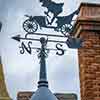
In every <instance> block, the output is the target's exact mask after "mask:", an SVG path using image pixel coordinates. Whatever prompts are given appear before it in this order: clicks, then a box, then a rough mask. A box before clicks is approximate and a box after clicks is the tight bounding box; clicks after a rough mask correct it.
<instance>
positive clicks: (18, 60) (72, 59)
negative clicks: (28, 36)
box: [0, 0, 100, 100]
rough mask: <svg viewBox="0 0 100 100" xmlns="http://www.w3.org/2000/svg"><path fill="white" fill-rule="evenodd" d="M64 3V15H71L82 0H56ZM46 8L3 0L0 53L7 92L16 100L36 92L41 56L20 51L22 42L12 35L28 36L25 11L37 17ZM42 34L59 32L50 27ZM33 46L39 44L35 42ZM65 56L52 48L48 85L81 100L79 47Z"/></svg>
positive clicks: (27, 1)
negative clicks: (25, 27)
mask: <svg viewBox="0 0 100 100" xmlns="http://www.w3.org/2000/svg"><path fill="white" fill-rule="evenodd" d="M54 1H55V2H64V7H63V12H62V13H61V15H62V16H63V15H68V14H70V13H72V12H73V11H74V10H75V9H77V8H78V6H79V4H80V2H82V1H83V0H76V1H75V0H70V1H69V0H54ZM84 1H86V2H97V3H99V2H100V0H95V1H94V0H84ZM45 10H46V9H45V8H43V7H41V4H40V3H39V1H38V0H9V1H8V0H0V20H1V21H2V23H3V27H2V31H1V33H0V34H1V36H0V47H1V48H0V55H1V56H2V63H3V68H4V74H5V81H6V85H7V89H8V92H9V94H10V96H11V98H12V99H13V100H16V96H17V93H18V92H19V91H36V89H37V82H38V79H39V78H38V77H39V68H40V67H39V59H38V58H37V54H38V53H37V52H36V50H34V51H33V52H32V55H30V54H28V53H25V54H23V55H22V54H20V49H19V46H20V43H19V42H17V41H14V40H12V39H11V37H12V36H15V35H18V34H21V36H24V35H25V31H24V30H23V28H22V23H23V21H25V19H26V18H25V16H24V15H25V14H28V15H32V16H37V15H44V11H45ZM38 32H42V33H54V34H59V35H60V34H61V33H56V32H54V31H53V30H51V29H43V30H38ZM33 46H38V47H40V43H38V42H35V43H33ZM48 47H50V48H55V44H50V43H48ZM63 48H64V49H66V50H67V51H66V52H65V54H64V55H63V56H57V55H56V53H55V52H52V51H50V53H49V56H48V58H47V74H48V81H49V88H50V90H51V91H53V92H56V93H59V92H62V93H76V94H77V95H78V98H79V100H80V88H79V87H80V84H79V65H78V53H77V50H76V49H75V50H72V49H68V47H67V45H65V44H63Z"/></svg>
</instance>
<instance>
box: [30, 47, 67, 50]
mask: <svg viewBox="0 0 100 100" xmlns="http://www.w3.org/2000/svg"><path fill="white" fill-rule="evenodd" d="M31 48H32V49H41V48H37V47H31ZM46 50H52V51H57V50H58V49H53V48H46ZM64 51H67V50H66V49H64Z"/></svg>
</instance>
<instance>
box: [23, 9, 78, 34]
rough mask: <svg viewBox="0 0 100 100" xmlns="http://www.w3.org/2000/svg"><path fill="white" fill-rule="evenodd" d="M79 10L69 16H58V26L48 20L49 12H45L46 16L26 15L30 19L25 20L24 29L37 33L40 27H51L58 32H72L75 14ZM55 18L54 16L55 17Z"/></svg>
mask: <svg viewBox="0 0 100 100" xmlns="http://www.w3.org/2000/svg"><path fill="white" fill-rule="evenodd" d="M78 12H79V11H78V10H76V11H74V12H73V13H71V14H70V15H68V16H56V22H55V23H56V24H57V26H53V25H52V23H53V21H54V20H53V21H52V22H51V23H50V22H49V20H48V17H50V16H49V15H48V13H47V12H45V14H46V16H29V15H25V16H26V17H27V18H28V19H26V20H25V21H24V22H23V29H24V30H25V31H26V32H27V33H35V32H36V31H37V30H38V29H39V28H40V29H42V28H49V29H54V31H56V32H61V33H62V34H64V35H65V34H66V33H70V32H71V30H72V29H73V25H72V24H71V22H72V19H73V16H74V15H75V14H78ZM53 19H54V18H53Z"/></svg>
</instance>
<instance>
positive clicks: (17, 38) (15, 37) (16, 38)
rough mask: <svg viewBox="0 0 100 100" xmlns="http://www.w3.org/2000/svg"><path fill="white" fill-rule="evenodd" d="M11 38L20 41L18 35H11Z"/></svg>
mask: <svg viewBox="0 0 100 100" xmlns="http://www.w3.org/2000/svg"><path fill="white" fill-rule="evenodd" d="M12 39H14V40H16V41H18V42H20V35H16V36H14V37H12Z"/></svg>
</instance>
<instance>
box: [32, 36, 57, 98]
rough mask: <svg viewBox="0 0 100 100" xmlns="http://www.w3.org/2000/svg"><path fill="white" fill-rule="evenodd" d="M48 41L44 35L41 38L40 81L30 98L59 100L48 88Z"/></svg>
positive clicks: (39, 56)
mask: <svg viewBox="0 0 100 100" xmlns="http://www.w3.org/2000/svg"><path fill="white" fill-rule="evenodd" d="M47 41H48V39H47V40H46V39H45V38H44V37H41V38H40V42H41V49H40V50H39V54H38V58H39V59H40V77H39V82H38V89H37V91H36V92H35V93H34V94H33V95H32V97H31V99H30V100H58V99H57V98H56V96H55V95H54V94H53V93H52V92H51V91H50V90H49V89H48V81H47V74H46V61H45V59H46V57H47V56H48V55H47V51H46V45H47Z"/></svg>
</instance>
